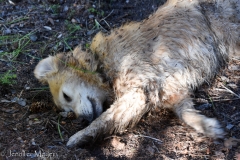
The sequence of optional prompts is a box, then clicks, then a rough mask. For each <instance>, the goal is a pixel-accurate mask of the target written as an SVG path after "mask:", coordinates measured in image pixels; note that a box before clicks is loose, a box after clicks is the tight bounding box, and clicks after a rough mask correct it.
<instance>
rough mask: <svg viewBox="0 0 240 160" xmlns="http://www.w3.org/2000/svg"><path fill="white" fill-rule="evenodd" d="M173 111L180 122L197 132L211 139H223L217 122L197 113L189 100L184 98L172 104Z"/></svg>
mask: <svg viewBox="0 0 240 160" xmlns="http://www.w3.org/2000/svg"><path fill="white" fill-rule="evenodd" d="M173 109H174V111H175V113H176V114H177V116H178V117H179V118H180V119H181V120H183V121H184V122H185V123H186V124H188V125H189V126H191V127H192V128H194V129H195V130H196V131H197V132H200V133H203V134H205V135H207V136H208V137H212V138H223V135H224V131H223V129H222V128H221V125H220V124H219V122H218V121H217V120H216V119H215V118H208V117H206V116H204V115H201V114H200V113H199V111H197V110H196V109H195V108H194V107H193V102H192V100H191V98H185V99H183V100H182V101H180V102H179V103H177V104H174V106H173Z"/></svg>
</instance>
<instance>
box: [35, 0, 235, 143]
mask: <svg viewBox="0 0 240 160" xmlns="http://www.w3.org/2000/svg"><path fill="white" fill-rule="evenodd" d="M239 22H240V2H239V1H238V0H191V1H190V0H168V1H167V2H166V4H165V5H163V6H162V7H160V8H159V9H158V10H157V11H156V12H155V13H154V14H153V15H151V16H150V17H149V18H147V19H145V20H144V21H142V22H131V23H128V24H126V25H124V26H122V27H120V28H118V29H114V30H112V32H111V34H110V35H108V36H105V35H104V34H103V33H101V32H100V33H98V34H97V35H96V36H95V37H94V39H93V41H92V44H91V47H90V48H91V51H82V50H81V48H79V47H77V48H76V49H75V50H74V52H73V53H68V54H66V55H65V54H59V55H57V56H55V57H50V58H48V59H45V60H43V61H42V62H40V63H39V65H38V66H37V67H36V69H35V75H36V77H37V78H38V79H40V80H41V81H43V82H48V83H49V85H50V89H51V92H52V94H53V97H54V100H55V103H56V104H58V105H59V106H60V107H61V108H63V109H65V110H68V109H69V107H67V108H66V107H64V105H61V104H65V105H68V103H66V102H65V101H66V100H64V98H62V97H63V96H62V92H65V91H66V92H68V93H69V94H71V93H74V95H72V97H73V98H72V99H73V100H72V101H73V102H74V103H73V102H71V105H72V107H70V110H71V108H73V109H72V110H74V111H75V113H76V114H79V115H80V116H81V115H82V116H85V117H86V118H88V119H89V120H93V113H92V112H94V109H92V108H94V103H92V104H91V103H89V102H88V100H87V99H86V98H85V99H84V98H82V96H85V97H86V95H87V96H88V95H90V96H91V99H94V96H95V97H97V98H96V99H94V100H95V102H97V103H103V101H104V100H106V99H108V98H109V95H111V91H113V93H114V96H115V101H114V103H113V104H112V105H111V107H110V108H109V109H108V110H107V111H105V112H103V113H102V114H101V115H100V116H99V117H98V118H97V119H95V120H94V121H93V122H92V123H91V124H90V125H89V126H88V127H87V128H85V129H84V130H81V131H79V132H78V133H76V134H75V135H73V136H72V137H71V138H70V140H69V142H68V143H67V145H68V146H74V145H76V144H82V143H85V142H86V141H88V140H89V139H88V138H91V137H92V138H96V137H98V136H99V135H102V134H104V135H106V134H112V133H116V132H121V131H124V130H125V129H126V128H127V127H132V126H134V125H135V124H136V123H137V122H138V121H139V120H140V118H141V117H142V115H143V114H145V113H146V112H147V111H149V110H150V109H153V108H154V107H167V108H171V109H173V111H174V112H175V113H176V114H177V115H178V117H179V118H180V119H182V120H183V121H184V122H185V123H187V124H188V125H190V126H191V127H193V128H195V129H196V130H197V131H198V132H201V133H204V134H206V135H207V136H210V137H213V138H221V137H223V134H224V133H223V130H222V129H221V126H220V124H219V123H218V121H217V120H216V119H213V118H207V117H205V116H203V115H200V114H199V113H198V112H197V111H196V110H195V109H194V107H193V102H192V100H191V97H190V96H191V94H192V93H193V91H194V89H195V88H196V87H199V86H200V85H201V84H202V83H204V82H209V81H210V80H211V78H213V77H214V76H215V75H216V73H217V71H218V70H219V69H220V68H221V67H222V66H224V65H225V64H226V62H227V61H228V59H229V58H231V57H232V56H239V55H240V52H239V48H240V47H239V43H240V38H239V36H240V24H239ZM95 54H96V55H97V56H95ZM95 57H98V59H96V58H95ZM51 62H52V63H51ZM70 78H71V79H73V80H71V81H70V80H69V79H70ZM104 79H105V80H107V82H104ZM73 83H74V85H76V88H79V91H72V92H71V90H70V89H68V88H72V90H74V85H73ZM82 84H84V85H82ZM66 86H67V87H66ZM68 86H69V87H68ZM79 86H81V87H79ZM64 87H65V89H64ZM62 88H63V89H62ZM66 88H67V89H66ZM81 88H82V89H81ZM81 90H83V91H81ZM90 91H91V92H90ZM80 92H81V93H80ZM91 93H93V94H94V95H91ZM85 94H86V95H85ZM75 95H78V96H75ZM79 98H82V99H83V101H84V102H86V103H84V105H83V104H82V103H83V102H82V101H81V103H79V102H78V99H79ZM90 101H91V100H90ZM75 102H76V103H77V104H78V105H75ZM97 106H98V107H95V108H96V109H97V110H98V115H99V113H101V105H99V104H98V105H97ZM85 110H87V111H85Z"/></svg>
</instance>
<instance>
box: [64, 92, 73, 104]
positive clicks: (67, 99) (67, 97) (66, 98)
mask: <svg viewBox="0 0 240 160" xmlns="http://www.w3.org/2000/svg"><path fill="white" fill-rule="evenodd" d="M63 97H64V98H65V100H66V101H68V102H71V101H72V98H70V97H69V96H68V95H66V93H64V92H63Z"/></svg>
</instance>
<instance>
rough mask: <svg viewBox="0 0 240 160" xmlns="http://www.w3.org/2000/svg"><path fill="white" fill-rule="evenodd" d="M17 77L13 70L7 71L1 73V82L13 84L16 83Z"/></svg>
mask: <svg viewBox="0 0 240 160" xmlns="http://www.w3.org/2000/svg"><path fill="white" fill-rule="evenodd" d="M15 78H17V75H16V74H13V73H12V71H11V70H10V71H7V72H5V73H4V74H0V83H1V84H4V85H11V84H15V83H16V81H15V80H14V79H15Z"/></svg>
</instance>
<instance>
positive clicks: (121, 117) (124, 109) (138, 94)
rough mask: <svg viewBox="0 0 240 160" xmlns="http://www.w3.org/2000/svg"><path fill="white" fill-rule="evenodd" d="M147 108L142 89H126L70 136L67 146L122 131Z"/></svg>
mask: <svg viewBox="0 0 240 160" xmlns="http://www.w3.org/2000/svg"><path fill="white" fill-rule="evenodd" d="M148 110H149V106H148V105H147V104H146V96H145V94H144V91H143V90H142V89H139V88H137V89H136V88H135V89H132V90H130V91H127V92H126V93H125V94H123V96H121V97H120V98H117V100H116V101H115V102H114V104H113V105H112V106H111V107H110V108H109V109H108V110H107V111H106V112H104V113H102V114H101V115H100V117H98V118H97V119H95V120H94V121H93V122H92V123H91V124H90V125H89V126H88V127H87V128H85V129H83V130H81V131H79V132H77V133H76V134H74V135H73V136H71V137H70V139H69V141H68V142H67V146H68V147H73V146H75V145H77V144H79V145H82V144H84V143H87V142H90V141H92V140H94V139H96V138H97V137H98V136H100V135H109V134H113V133H117V132H121V131H124V130H125V129H126V128H127V127H133V126H134V125H135V124H136V123H137V122H138V121H139V120H140V118H141V117H142V116H143V114H144V113H146V112H147V111H148Z"/></svg>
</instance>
